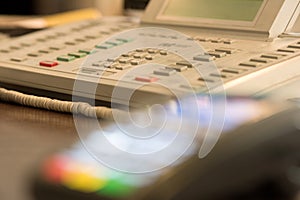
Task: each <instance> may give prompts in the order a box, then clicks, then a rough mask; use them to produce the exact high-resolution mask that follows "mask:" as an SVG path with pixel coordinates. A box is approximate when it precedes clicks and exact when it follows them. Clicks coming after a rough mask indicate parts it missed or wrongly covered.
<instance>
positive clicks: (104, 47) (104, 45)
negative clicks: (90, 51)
mask: <svg viewBox="0 0 300 200" xmlns="http://www.w3.org/2000/svg"><path fill="white" fill-rule="evenodd" d="M114 46H115V45H112V44H102V45H96V48H98V49H110V48H112V47H114Z"/></svg>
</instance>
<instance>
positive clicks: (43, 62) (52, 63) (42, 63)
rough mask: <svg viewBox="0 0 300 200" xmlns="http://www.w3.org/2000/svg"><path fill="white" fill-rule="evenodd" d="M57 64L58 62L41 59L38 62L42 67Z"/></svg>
mask: <svg viewBox="0 0 300 200" xmlns="http://www.w3.org/2000/svg"><path fill="white" fill-rule="evenodd" d="M56 65H58V62H55V61H41V62H40V66H44V67H54V66H56Z"/></svg>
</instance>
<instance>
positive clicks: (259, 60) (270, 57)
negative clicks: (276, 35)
mask: <svg viewBox="0 0 300 200" xmlns="http://www.w3.org/2000/svg"><path fill="white" fill-rule="evenodd" d="M285 56H286V54H279V53H266V54H262V55H260V56H259V57H255V58H251V59H250V60H249V61H247V62H242V63H240V64H239V66H241V67H252V68H256V67H262V66H264V65H266V64H270V63H273V62H276V61H278V60H280V59H281V58H284V57H285Z"/></svg>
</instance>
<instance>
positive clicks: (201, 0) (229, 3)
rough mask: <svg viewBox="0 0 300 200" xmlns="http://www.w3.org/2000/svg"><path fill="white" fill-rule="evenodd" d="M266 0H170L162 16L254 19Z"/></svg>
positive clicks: (233, 19) (236, 19)
mask: <svg viewBox="0 0 300 200" xmlns="http://www.w3.org/2000/svg"><path fill="white" fill-rule="evenodd" d="M263 2H264V0H184V1H183V0H169V1H168V3H167V5H166V7H165V9H164V11H163V13H162V16H176V17H188V18H205V19H217V20H232V21H249V22H251V21H253V20H254V19H255V17H256V16H257V14H258V13H259V10H260V8H261V7H262V5H263Z"/></svg>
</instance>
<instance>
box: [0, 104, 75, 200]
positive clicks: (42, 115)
mask: <svg viewBox="0 0 300 200" xmlns="http://www.w3.org/2000/svg"><path fill="white" fill-rule="evenodd" d="M0 111H1V114H0V135H1V136H0V164H1V170H0V177H1V181H0V199H3V200H8V199H11V200H31V199H32V198H31V195H30V192H29V186H30V184H29V180H30V177H31V174H32V173H34V172H33V169H34V167H36V166H37V163H38V161H39V160H40V159H41V158H43V157H45V156H46V155H48V154H50V152H53V151H56V150H59V149H60V148H63V147H66V146H67V145H71V144H72V143H75V142H76V141H78V135H77V132H76V129H75V126H74V122H73V116H72V115H69V114H62V113H56V112H51V111H45V110H39V109H34V108H28V107H23V106H19V105H13V104H7V103H2V102H0Z"/></svg>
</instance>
